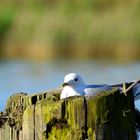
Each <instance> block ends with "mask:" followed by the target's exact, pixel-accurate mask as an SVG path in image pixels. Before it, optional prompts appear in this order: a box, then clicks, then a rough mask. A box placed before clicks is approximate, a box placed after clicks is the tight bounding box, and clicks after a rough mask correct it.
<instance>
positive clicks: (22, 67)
mask: <svg viewBox="0 0 140 140" xmlns="http://www.w3.org/2000/svg"><path fill="white" fill-rule="evenodd" d="M139 69H140V63H133V64H114V63H111V64H110V63H103V62H92V61H81V62H79V61H77V62H75V61H67V62H65V61H56V62H50V63H39V62H31V61H7V60H1V61H0V79H1V80H0V95H1V96H0V111H1V110H3V109H4V107H5V104H6V100H7V99H8V97H9V96H10V95H11V94H13V93H16V92H21V91H22V92H26V93H29V94H31V93H36V92H40V91H46V90H49V89H53V88H57V87H60V85H61V83H62V82H63V77H64V75H66V74H67V73H70V72H76V73H79V74H80V75H82V76H83V79H84V80H85V82H86V83H88V84H94V83H95V84H100V83H108V84H116V83H120V82H123V81H132V80H135V79H139V78H140V77H139V76H140V72H139ZM136 106H137V107H138V108H140V101H137V102H136Z"/></svg>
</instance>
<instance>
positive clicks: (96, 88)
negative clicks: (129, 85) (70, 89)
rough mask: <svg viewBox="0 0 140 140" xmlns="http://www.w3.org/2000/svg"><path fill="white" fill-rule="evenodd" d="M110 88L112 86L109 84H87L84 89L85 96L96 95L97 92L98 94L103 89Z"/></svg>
mask: <svg viewBox="0 0 140 140" xmlns="http://www.w3.org/2000/svg"><path fill="white" fill-rule="evenodd" d="M109 90H112V87H110V86H109V85H87V86H86V88H85V89H84V91H85V96H88V97H89V96H96V95H97V94H100V93H101V92H103V91H109Z"/></svg>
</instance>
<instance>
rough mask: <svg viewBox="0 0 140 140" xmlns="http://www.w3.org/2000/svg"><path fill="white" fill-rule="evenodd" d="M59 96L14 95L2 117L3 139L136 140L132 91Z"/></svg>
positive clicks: (1, 130)
mask: <svg viewBox="0 0 140 140" xmlns="http://www.w3.org/2000/svg"><path fill="white" fill-rule="evenodd" d="M59 96H60V91H57V92H55V91H51V92H50V93H46V92H45V93H41V94H36V95H30V96H28V95H26V94H17V95H14V96H12V97H11V98H10V99H9V101H8V104H7V107H6V109H5V112H3V113H1V114H0V140H86V139H88V140H136V131H135V108H134V100H133V95H132V94H131V91H130V93H128V94H126V95H125V94H122V93H120V92H119V90H114V91H110V92H103V93H101V94H99V95H98V96H96V97H91V98H88V99H87V98H85V97H70V98H67V99H63V100H60V99H59ZM21 97H22V98H21Z"/></svg>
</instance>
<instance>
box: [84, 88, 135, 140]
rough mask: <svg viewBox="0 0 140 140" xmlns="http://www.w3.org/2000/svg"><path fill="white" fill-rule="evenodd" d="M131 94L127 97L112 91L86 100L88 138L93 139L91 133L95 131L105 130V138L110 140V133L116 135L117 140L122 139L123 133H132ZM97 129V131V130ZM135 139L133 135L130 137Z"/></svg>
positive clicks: (132, 107) (132, 108) (132, 109)
mask: <svg viewBox="0 0 140 140" xmlns="http://www.w3.org/2000/svg"><path fill="white" fill-rule="evenodd" d="M131 99H133V97H132V94H131V93H129V94H128V96H125V95H124V94H120V92H119V91H118V90H113V91H111V92H108V93H107V94H106V93H105V94H104V93H103V94H102V95H99V96H97V97H94V98H92V99H90V100H87V110H88V112H87V126H88V137H89V138H90V137H94V135H92V133H95V132H96V131H97V130H98V131H99V133H102V131H103V129H104V127H105V129H106V135H105V137H106V138H107V139H111V138H110V137H111V133H114V132H115V133H116V134H117V135H116V136H117V138H118V139H122V138H123V137H124V135H123V134H124V133H127V132H129V131H132V132H133V133H132V134H135V132H134V130H135V129H134V124H135V123H134V115H133V111H134V106H133V105H132V103H133V100H131ZM130 122H131V123H130ZM97 127H98V129H97ZM131 138H132V139H134V138H135V135H133V136H132V137H131Z"/></svg>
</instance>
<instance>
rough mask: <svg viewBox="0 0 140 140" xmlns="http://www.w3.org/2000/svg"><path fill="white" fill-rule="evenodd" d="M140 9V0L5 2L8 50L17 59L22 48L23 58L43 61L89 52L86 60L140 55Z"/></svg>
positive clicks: (0, 34)
mask: <svg viewBox="0 0 140 140" xmlns="http://www.w3.org/2000/svg"><path fill="white" fill-rule="evenodd" d="M21 4H22V7H21ZM7 7H8V8H7ZM5 9H6V10H5ZM7 9H10V10H7ZM11 9H12V10H11ZM139 9H140V2H139V1H138V0H133V1H132V0H128V1H127V2H126V1H124V0H123V1H120V0H119V1H115V0H113V1H112V0H106V1H101V0H94V1H92V0H88V1H80V0H75V1H73V0H72V1H64V0H60V1H56V0H53V1H51V0H48V1H43V0H40V1H35V2H34V1H32V0H29V1H22V2H18V3H17V2H16V1H15V2H13V3H12V4H11V3H10V0H9V2H8V1H7V3H6V4H5V3H4V2H3V4H2V5H0V40H3V41H4V45H3V46H4V47H3V48H4V50H3V53H4V54H5V55H7V56H10V57H11V56H12V57H13V56H18V55H19V51H20V50H22V51H21V52H22V54H21V53H20V55H19V56H18V57H30V58H33V57H34V58H41V59H42V58H43V59H53V58H65V57H66V56H67V58H71V57H76V58H82V59H83V54H84V56H85V57H84V58H96V57H103V58H104V57H108V58H111V57H113V58H115V59H128V57H127V56H129V59H138V58H140V57H139V56H140V55H139V54H140V47H139V45H140V32H139V25H140V18H139V17H140V10H139ZM38 50H40V51H38ZM48 50H49V52H48ZM66 50H67V53H66ZM72 50H74V51H72ZM79 50H80V52H79ZM126 57H127V58H126Z"/></svg>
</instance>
